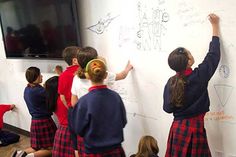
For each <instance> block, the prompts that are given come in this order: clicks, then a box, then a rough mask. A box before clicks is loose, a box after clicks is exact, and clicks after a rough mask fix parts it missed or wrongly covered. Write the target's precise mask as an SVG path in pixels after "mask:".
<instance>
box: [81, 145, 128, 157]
mask: <svg viewBox="0 0 236 157" xmlns="http://www.w3.org/2000/svg"><path fill="white" fill-rule="evenodd" d="M83 157H125V152H124V150H123V148H122V147H119V148H115V149H112V150H109V151H106V152H103V153H97V154H86V153H85V154H84V156H83Z"/></svg>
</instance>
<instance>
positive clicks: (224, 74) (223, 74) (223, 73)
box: [219, 65, 230, 78]
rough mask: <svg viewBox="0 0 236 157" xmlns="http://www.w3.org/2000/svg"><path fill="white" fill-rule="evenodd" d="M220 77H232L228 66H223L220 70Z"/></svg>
mask: <svg viewBox="0 0 236 157" xmlns="http://www.w3.org/2000/svg"><path fill="white" fill-rule="evenodd" d="M219 73H220V77H222V78H228V77H229V75H230V69H229V67H228V66H227V65H221V66H220V68H219Z"/></svg>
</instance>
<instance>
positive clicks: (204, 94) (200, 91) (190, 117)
mask: <svg viewBox="0 0 236 157" xmlns="http://www.w3.org/2000/svg"><path fill="white" fill-rule="evenodd" d="M219 60H220V43H219V37H216V36H213V37H212V41H211V43H210V46H209V52H208V53H207V55H206V57H205V59H204V60H203V62H202V63H201V64H199V65H198V67H197V68H195V69H194V70H193V71H192V70H191V69H187V70H186V71H185V72H184V75H185V76H186V80H187V84H186V86H185V96H184V97H185V99H184V105H183V107H180V108H178V107H174V105H173V104H171V103H170V80H169V81H168V82H167V84H166V86H165V89H164V105H163V109H164V111H166V112H167V113H173V115H174V121H173V123H172V126H171V128H170V132H169V137H168V143H167V150H166V155H165V156H166V157H185V156H191V157H210V156H211V153H210V150H209V147H208V143H207V138H206V131H205V128H204V115H205V113H206V112H208V111H209V106H210V100H209V96H208V90H207V87H208V81H209V80H210V79H211V77H212V76H213V74H214V73H215V71H216V69H217V66H218V63H219Z"/></svg>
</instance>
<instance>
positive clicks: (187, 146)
mask: <svg viewBox="0 0 236 157" xmlns="http://www.w3.org/2000/svg"><path fill="white" fill-rule="evenodd" d="M204 115H205V114H201V115H198V116H196V117H192V118H188V119H183V120H174V121H173V123H172V126H171V128H170V133H169V137H168V143H167V150H166V154H165V157H211V152H210V149H209V147H208V143H207V137H206V130H205V128H204Z"/></svg>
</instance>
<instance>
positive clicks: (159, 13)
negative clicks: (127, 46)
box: [136, 2, 169, 51]
mask: <svg viewBox="0 0 236 157" xmlns="http://www.w3.org/2000/svg"><path fill="white" fill-rule="evenodd" d="M137 7H138V19H139V23H138V25H139V27H138V31H137V39H138V42H137V43H136V44H137V48H138V49H140V50H144V51H149V50H156V49H158V50H161V46H162V45H161V38H162V36H164V35H165V33H166V31H167V29H166V27H165V24H166V23H167V22H168V21H169V14H168V13H167V12H166V11H165V10H164V9H160V8H159V7H152V8H149V7H147V6H145V5H143V4H142V3H140V2H139V3H138V6H137Z"/></svg>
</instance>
